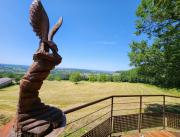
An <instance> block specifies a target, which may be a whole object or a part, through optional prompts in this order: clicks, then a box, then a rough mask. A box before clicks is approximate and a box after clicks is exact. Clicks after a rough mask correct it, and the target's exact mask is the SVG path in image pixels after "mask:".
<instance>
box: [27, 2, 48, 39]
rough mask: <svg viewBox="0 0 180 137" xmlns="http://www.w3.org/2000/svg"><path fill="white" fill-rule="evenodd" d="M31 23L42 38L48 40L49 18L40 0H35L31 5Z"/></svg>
mask: <svg viewBox="0 0 180 137" xmlns="http://www.w3.org/2000/svg"><path fill="white" fill-rule="evenodd" d="M30 24H31V25H32V27H33V31H34V32H35V33H36V35H37V36H39V38H40V39H41V40H45V41H46V40H48V33H49V18H48V16H47V13H46V11H45V10H44V8H43V5H42V3H41V1H40V0H33V3H32V5H31V7H30Z"/></svg>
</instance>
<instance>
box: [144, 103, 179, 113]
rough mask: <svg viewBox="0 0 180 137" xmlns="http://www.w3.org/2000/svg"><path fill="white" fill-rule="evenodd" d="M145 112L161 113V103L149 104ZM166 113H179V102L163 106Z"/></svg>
mask: <svg viewBox="0 0 180 137" xmlns="http://www.w3.org/2000/svg"><path fill="white" fill-rule="evenodd" d="M144 112H145V113H162V112H163V105H161V104H149V105H147V107H146V108H145V110H144ZM165 112H166V113H174V114H180V103H177V104H168V105H166V106H165Z"/></svg>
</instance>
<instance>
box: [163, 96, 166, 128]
mask: <svg viewBox="0 0 180 137" xmlns="http://www.w3.org/2000/svg"><path fill="white" fill-rule="evenodd" d="M165 109H166V96H165V95H163V129H165V128H166V112H165Z"/></svg>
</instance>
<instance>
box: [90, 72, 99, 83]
mask: <svg viewBox="0 0 180 137" xmlns="http://www.w3.org/2000/svg"><path fill="white" fill-rule="evenodd" d="M89 81H91V82H95V81H97V75H95V74H90V75H89Z"/></svg>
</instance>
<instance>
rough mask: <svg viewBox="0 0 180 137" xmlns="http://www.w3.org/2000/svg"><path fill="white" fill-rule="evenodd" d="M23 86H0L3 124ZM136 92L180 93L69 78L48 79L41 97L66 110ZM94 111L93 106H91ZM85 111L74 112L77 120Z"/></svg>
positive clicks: (9, 115) (148, 87) (137, 85)
mask: <svg viewBox="0 0 180 137" xmlns="http://www.w3.org/2000/svg"><path fill="white" fill-rule="evenodd" d="M18 90H19V86H17V85H16V86H11V87H7V88H4V89H0V115H1V116H0V124H1V125H2V124H4V123H6V121H7V118H5V117H4V116H6V117H13V116H15V113H16V106H17V100H18ZM125 94H126V95H133V94H171V95H180V93H178V91H177V90H176V89H171V90H167V89H162V88H158V87H155V86H151V85H146V84H140V83H114V82H106V83H99V82H95V83H90V82H85V81H82V82H79V83H78V84H74V83H72V82H69V81H60V82H58V81H45V82H44V85H43V87H42V89H41V90H40V96H41V99H42V101H43V102H45V103H46V104H50V105H53V106H56V107H59V108H61V109H63V110H66V109H69V108H72V107H75V106H78V105H81V104H84V103H87V102H91V101H94V100H96V99H100V98H103V97H106V96H110V95H125ZM91 110H92V109H91ZM88 112H89V111H86V112H81V111H79V113H76V114H74V115H73V119H76V118H77V117H78V116H79V114H80V113H88Z"/></svg>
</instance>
